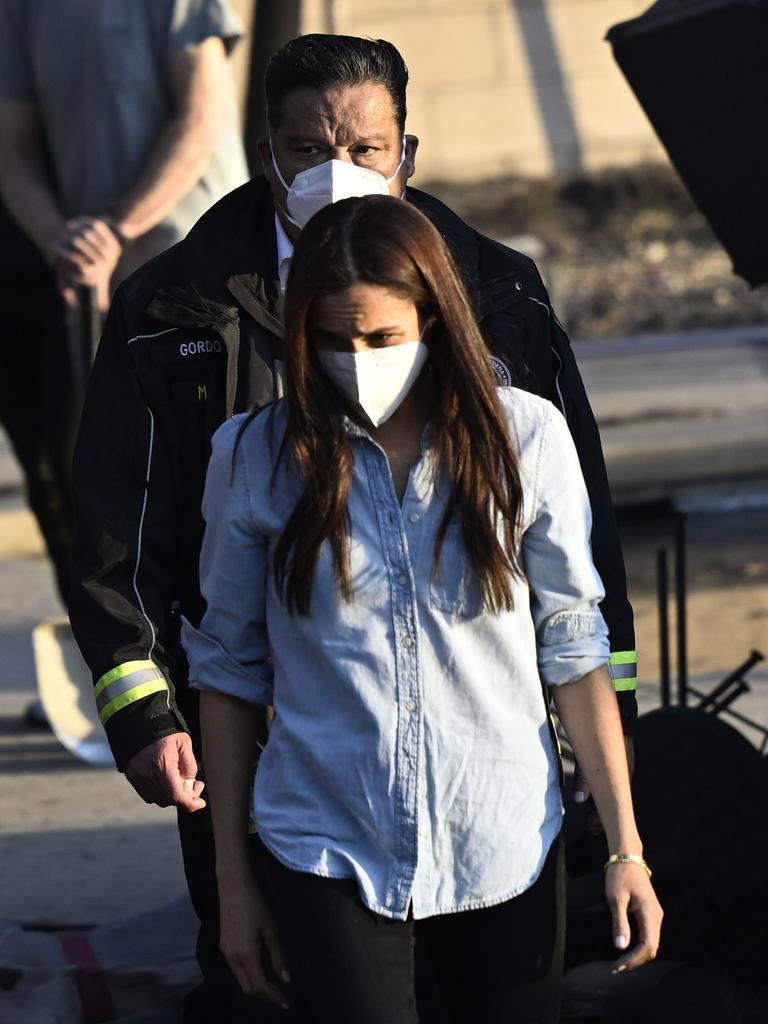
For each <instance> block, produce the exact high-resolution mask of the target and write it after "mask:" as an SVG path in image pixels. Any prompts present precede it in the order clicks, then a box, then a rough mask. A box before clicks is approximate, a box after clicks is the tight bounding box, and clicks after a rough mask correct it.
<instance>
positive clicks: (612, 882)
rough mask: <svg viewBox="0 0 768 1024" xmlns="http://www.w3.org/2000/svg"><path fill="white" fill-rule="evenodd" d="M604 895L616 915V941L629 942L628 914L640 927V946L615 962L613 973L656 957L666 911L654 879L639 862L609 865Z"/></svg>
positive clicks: (622, 946)
mask: <svg viewBox="0 0 768 1024" xmlns="http://www.w3.org/2000/svg"><path fill="white" fill-rule="evenodd" d="M605 896H606V899H607V901H608V906H609V907H610V910H611V917H612V918H613V944H614V945H615V946H616V948H617V949H626V948H627V946H628V945H629V942H630V930H629V917H628V914H631V915H632V917H633V918H634V919H635V924H636V926H637V937H638V942H637V945H636V946H634V947H633V948H632V949H630V950H629V952H627V953H625V954H624V956H622V957H620V958H619V959H618V960H617V961H616V962H615V963H614V965H613V968H612V972H613V973H614V974H618V973H619V971H631V970H633V969H634V968H635V967H639V966H640V965H641V964H644V963H646V962H647V961H648V960H653V959H654V957H655V956H656V952H657V950H658V948H659V937H660V934H661V919H662V917H663V916H664V911H663V910H662V909H661V906H660V905H659V901H658V900H657V899H656V893H655V892H654V891H653V886H652V885H651V880H650V878H649V877H648V875H647V873H646V871H645V869H644V868H643V867H641V866H640V865H639V864H609V865H608V867H607V868H606V871H605Z"/></svg>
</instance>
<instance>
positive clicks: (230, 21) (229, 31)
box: [168, 0, 243, 56]
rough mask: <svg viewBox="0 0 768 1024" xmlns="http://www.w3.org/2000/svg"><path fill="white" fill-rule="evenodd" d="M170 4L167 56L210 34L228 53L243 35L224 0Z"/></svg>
mask: <svg viewBox="0 0 768 1024" xmlns="http://www.w3.org/2000/svg"><path fill="white" fill-rule="evenodd" d="M172 8H173V10H172V14H171V25H170V31H169V33H168V55H169V56H174V55H175V54H177V53H181V52H182V50H186V49H187V48H188V47H190V46H197V44H198V43H201V42H202V41H203V40H204V39H208V38H210V37H211V36H218V37H219V38H220V39H221V40H222V41H223V42H224V45H225V47H226V50H227V53H228V54H229V53H231V51H232V49H233V48H234V46H235V44H236V43H237V41H238V39H240V37H241V36H242V35H243V26H242V24H241V22H240V20H239V19H238V18H237V17H236V15H235V14H234V12H233V11H232V10H231V8H230V7H229V4H228V3H227V2H226V0H173V4H172Z"/></svg>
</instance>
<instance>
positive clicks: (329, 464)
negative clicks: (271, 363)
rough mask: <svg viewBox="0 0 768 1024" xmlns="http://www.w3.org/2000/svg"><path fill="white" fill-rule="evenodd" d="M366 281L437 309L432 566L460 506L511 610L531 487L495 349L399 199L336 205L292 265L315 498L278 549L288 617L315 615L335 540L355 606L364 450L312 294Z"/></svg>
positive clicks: (303, 447)
mask: <svg viewBox="0 0 768 1024" xmlns="http://www.w3.org/2000/svg"><path fill="white" fill-rule="evenodd" d="M360 283H365V284H374V285H379V286H381V287H383V288H386V289H387V290H389V291H391V292H393V293H394V294H396V295H398V296H400V297H402V298H406V299H410V300H412V301H413V303H414V304H415V305H416V307H417V308H418V310H419V312H420V314H421V315H422V316H429V317H430V320H431V327H430V330H429V341H428V344H429V360H428V363H427V372H429V373H430V374H431V376H432V384H433V390H434V394H435V404H434V409H433V415H432V417H431V427H432V431H433V434H432V436H433V438H434V445H435V449H436V455H437V464H438V467H439V470H440V471H441V474H444V475H445V478H446V479H447V480H448V481H449V482H450V486H451V492H450V496H449V501H448V506H447V508H446V511H445V515H444V516H443V519H442V522H441V524H440V528H439V530H438V536H437V543H436V550H435V563H436V565H437V566H438V567H439V563H440V554H441V551H442V546H443V541H444V539H445V533H446V530H447V528H448V525H449V523H450V520H451V518H452V516H453V515H454V514H455V513H458V515H459V517H460V521H461V523H462V527H463V534H464V542H465V545H466V549H467V553H468V555H469V561H470V564H471V568H472V570H473V572H474V573H475V576H476V578H477V580H478V582H479V584H480V587H481V591H482V594H483V597H484V603H485V606H486V607H487V608H488V610H489V611H491V612H493V613H498V612H499V611H501V610H503V609H509V608H511V607H512V581H513V579H514V578H515V577H519V576H520V575H521V570H520V563H519V559H518V550H517V527H518V523H519V517H520V509H521V504H522V488H521V483H520V473H519V468H518V460H517V455H516V452H515V448H514V445H513V443H512V441H511V439H510V436H509V429H508V426H507V422H506V418H505V415H504V413H503V411H502V408H501V404H500V402H499V399H498V396H497V393H496V387H495V384H494V380H493V377H492V372H491V367H490V363H489V359H488V354H487V350H486V348H485V345H484V343H483V339H482V336H481V334H480V331H479V328H478V326H477V323H476V321H475V318H474V316H473V313H472V309H471V307H470V304H469V300H468V298H467V294H466V292H465V290H464V287H463V285H462V283H461V281H460V279H459V275H458V272H457V270H456V267H455V265H454V262H453V259H452V258H451V255H450V253H449V251H448V249H447V247H446V245H445V242H444V241H443V239H442V237H441V236H440V234H439V232H438V231H437V230H436V229H435V227H434V226H433V225H432V223H431V222H430V221H429V220H428V219H427V218H426V217H425V216H424V215H423V214H422V213H420V212H419V211H418V210H417V209H416V208H415V207H413V206H411V205H410V204H409V203H406V202H403V201H402V200H400V199H395V198H393V197H390V196H366V197H364V198H360V199H346V200H343V201H342V202H338V203H334V204H332V205H330V206H327V207H325V208H324V209H323V210H321V211H320V212H319V213H317V214H316V215H315V216H314V217H313V218H312V220H311V221H310V222H309V224H307V226H306V228H305V229H304V231H303V232H302V234H301V237H300V239H299V241H298V244H297V245H296V249H295V252H294V254H293V259H292V261H291V272H290V277H289V280H288V286H287V289H286V294H285V312H284V319H285V338H286V348H287V352H286V363H287V365H286V399H287V402H286V412H287V430H286V434H285V438H284V441H283V446H282V448H281V458H282V457H285V456H287V457H289V458H291V459H292V460H293V461H294V463H295V465H296V466H297V467H298V470H299V472H300V474H301V476H302V478H303V481H304V492H303V494H302V496H301V498H300V499H299V501H298V503H297V505H296V507H295V509H294V511H293V513H292V515H291V517H290V519H289V520H288V523H287V524H286V526H285V529H284V530H283V533H282V535H281V537H280V539H279V541H278V543H277V545H276V548H275V557H274V572H275V581H276V584H277V588H278V591H279V592H280V593H281V594H282V595H283V599H284V600H285V601H286V604H287V606H288V608H289V609H290V610H291V611H294V612H297V613H298V614H300V615H305V614H308V613H309V610H310V594H311V588H312V580H313V578H314V573H315V568H316V566H317V561H318V558H319V556H320V548H321V546H322V544H323V542H324V541H326V540H328V541H329V542H330V545H331V553H332V557H333V567H334V573H335V577H336V582H337V584H338V587H339V589H340V591H341V593H342V595H343V596H344V597H345V598H346V599H347V600H350V599H351V598H352V596H353V586H352V579H351V571H350V559H349V520H348V512H347V499H348V497H349V490H350V485H351V480H352V461H353V456H352V451H351V448H350V445H349V440H348V437H347V433H346V430H345V428H344V424H343V417H344V414H345V412H347V411H348V409H347V407H346V404H345V401H344V399H343V398H342V397H341V395H340V394H339V392H338V391H337V390H336V389H335V388H334V386H333V384H332V383H331V381H330V380H329V378H328V377H327V376H326V375H325V373H324V372H323V369H322V367H321V365H320V362H319V360H318V358H317V354H316V352H315V349H314V346H313V345H312V344H311V341H310V337H309V335H310V334H311V327H312V308H313V303H314V301H315V299H317V297H318V296H320V295H327V294H331V293H334V292H338V291H341V290H343V289H345V288H348V287H349V286H350V285H353V284H360ZM499 527H500V528H501V538H502V539H501V540H500V539H499V533H498V532H497V531H498V530H499ZM438 571H439V568H438Z"/></svg>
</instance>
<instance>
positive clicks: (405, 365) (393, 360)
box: [317, 339, 429, 427]
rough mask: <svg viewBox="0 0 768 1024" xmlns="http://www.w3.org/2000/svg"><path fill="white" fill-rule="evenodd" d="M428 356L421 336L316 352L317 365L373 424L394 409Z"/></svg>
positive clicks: (406, 392)
mask: <svg viewBox="0 0 768 1024" xmlns="http://www.w3.org/2000/svg"><path fill="white" fill-rule="evenodd" d="M428 355H429V350H428V349H427V346H426V345H425V344H424V342H423V341H422V340H421V339H419V340H418V341H406V342H403V343H402V344H401V345H387V346H386V347H385V348H369V349H365V351H363V352H333V351H329V350H328V349H319V350H318V352H317V358H318V359H319V360H320V365H321V366H322V367H323V369H324V370H325V372H326V373H327V374H328V376H329V377H330V378H331V380H332V381H333V383H334V384H335V386H336V388H337V389H338V390H339V391H340V392H341V394H342V395H344V397H345V398H346V399H347V400H348V401H349V402H350V403H351V404H352V405H353V406H354V408H355V409H357V410H359V411H360V412H361V413H362V414H363V415H364V416H365V418H366V419H367V420H368V421H369V422H370V423H371V424H372V425H373V426H374V427H378V426H380V425H381V424H382V423H385V422H386V421H387V420H388V419H389V417H390V416H391V415H392V413H393V412H394V411H395V410H396V409H397V407H398V406H399V405H400V403H401V402H402V401H403V399H404V398H405V396H406V395H407V394H408V392H409V391H410V390H411V388H412V387H413V385H414V383H415V382H416V378H417V377H418V376H419V374H420V373H421V371H422V369H423V368H424V364H425V363H426V361H427V356H428Z"/></svg>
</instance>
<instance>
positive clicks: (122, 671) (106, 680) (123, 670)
mask: <svg viewBox="0 0 768 1024" xmlns="http://www.w3.org/2000/svg"><path fill="white" fill-rule="evenodd" d="M144 669H154V670H155V671H156V672H157V671H158V669H157V666H156V665H155V663H154V661H124V662H123V664H122V665H116V666H115V668H112V669H110V670H109V672H105V673H104V675H103V676H102V677H101V679H99V681H98V682H97V683H96V686H95V687H94V690H93V695H94V697H98V696H99V694H100V693H101V691H102V690H105V689H106V688H107V687H108V686H109V684H110V683H114V682H115V680H117V679H122V678H123V676H129V675H131V674H132V673H133V672H140V671H142V670H144Z"/></svg>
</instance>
